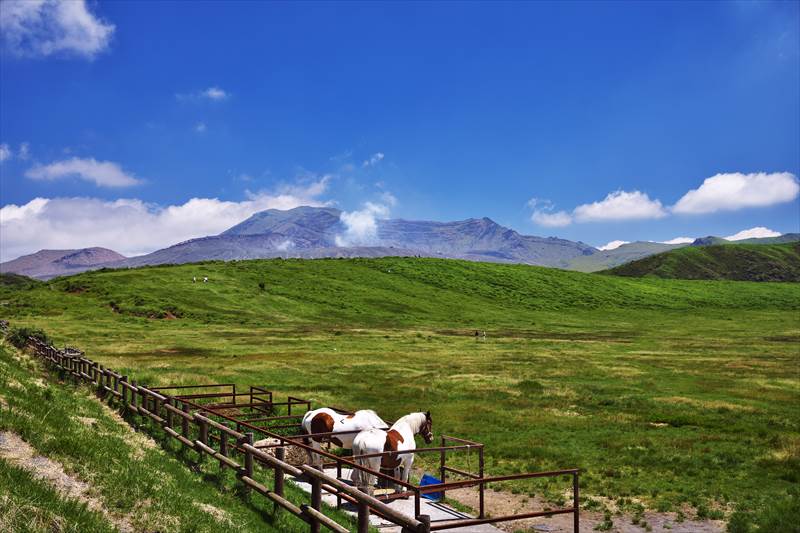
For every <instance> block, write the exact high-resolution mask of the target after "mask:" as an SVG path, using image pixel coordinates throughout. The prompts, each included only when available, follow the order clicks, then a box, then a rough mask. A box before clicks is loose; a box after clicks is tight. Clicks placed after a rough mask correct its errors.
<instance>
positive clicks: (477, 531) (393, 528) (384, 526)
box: [294, 468, 504, 533]
mask: <svg viewBox="0 0 800 533" xmlns="http://www.w3.org/2000/svg"><path fill="white" fill-rule="evenodd" d="M325 473H326V474H328V475H330V476H333V477H336V469H335V468H328V469H326V470H325ZM350 473H351V470H350V469H347V468H345V469H342V478H343V479H345V480H347V479H350ZM294 483H295V485H297V486H298V487H300V488H301V489H303V490H304V491H306V492H309V493H310V492H311V484H310V483H307V482H303V481H300V482H297V481H296V482H294ZM322 501H323V502H325V503H327V504H328V505H332V506H335V505H336V496H335V495H333V494H330V493H327V492H324V493H323V496H322ZM420 504H421V506H420V513H421V514H426V515H428V516H430V517H431V524H435V523H436V522H441V521H444V520H457V519H461V518H474V517H472V516H470V515H468V514H465V513H462V512H460V511H457V510H455V509H453V508H452V507H450V506H449V505H445V504H443V503H439V502H434V501H431V500H428V499H426V498H422V500H421V502H420ZM388 505H389V507H392V508H393V509H395V510H397V511H400V512H402V513H403V514H405V515H408V516H414V498H407V499H405V500H394V501H392V502H390V503H389V504H388ZM342 508H343V509H345V510H347V512H350V513H351V514H353V515H356V514H357V513H356V512H355V511H352V512H351V511H350V510H349V509H348V507H346V506H345V505H344V504H343V507H342ZM369 520H370V523H371V524H372V525H374V526H375V527H376V528H378V529H380V531H381V532H382V533H384V532H385V533H400V526H397V525H394V524H392V523H391V522H389V521H387V520H384V519H382V518H381V517H379V516H377V515H375V514H371V515H370V517H369ZM442 531H459V532H467V531H468V532H470V533H473V532H474V533H504V532H503V530H501V529H498V528H497V527H495V526H493V525H491V524H484V525H479V526H469V527H460V528H452V529H444V530H442Z"/></svg>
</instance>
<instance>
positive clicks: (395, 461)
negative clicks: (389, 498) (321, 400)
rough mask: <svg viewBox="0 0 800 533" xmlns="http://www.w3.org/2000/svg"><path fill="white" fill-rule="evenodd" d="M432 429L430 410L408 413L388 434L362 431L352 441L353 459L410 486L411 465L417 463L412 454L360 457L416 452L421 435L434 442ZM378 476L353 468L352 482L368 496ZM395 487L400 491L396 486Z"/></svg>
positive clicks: (385, 431)
mask: <svg viewBox="0 0 800 533" xmlns="http://www.w3.org/2000/svg"><path fill="white" fill-rule="evenodd" d="M432 426H433V420H432V419H431V412H430V411H428V412H427V413H411V414H407V415H406V416H404V417H402V418H400V420H398V421H397V422H395V423H394V424H392V427H391V428H389V430H388V431H387V430H383V429H368V430H365V431H362V432H361V433H359V434H358V435H356V437H355V438H354V439H353V456H354V457H355V461H356V464H357V465H359V466H363V467H367V468H369V469H370V470H380V472H381V473H383V474H388V475H391V476H392V477H396V478H397V477H399V478H400V479H401V480H402V481H404V482H405V483H408V478H409V476H410V475H411V465H412V464H414V454H413V453H403V454H397V453H390V454H387V455H382V456H379V457H358V456H360V455H370V454H374V453H380V452H407V451H411V450H415V449H416V448H417V443H416V442H415V441H414V435H422V438H423V439H425V442H426V443H427V444H430V443H431V442H432V441H433V432H432V429H431V428H432ZM398 470H400V475H397V471H398ZM375 477H376V476H375V475H374V474H369V473H367V472H364V471H362V470H359V469H357V468H354V469H353V474H352V476H351V479H352V481H353V483H355V485H356V487H358V489H359V490H361V491H362V492H367V493H368V494H369V493H371V492H372V486H373V485H374V484H375ZM393 485H394V484H393ZM393 488H394V489H395V492H397V487H396V486H395V487H393ZM365 489H366V490H365Z"/></svg>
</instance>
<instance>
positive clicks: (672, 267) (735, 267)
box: [603, 242, 800, 282]
mask: <svg viewBox="0 0 800 533" xmlns="http://www.w3.org/2000/svg"><path fill="white" fill-rule="evenodd" d="M603 273H604V274H610V275H614V276H625V277H635V278H662V279H685V280H734V281H784V282H785V281H794V282H797V281H800V243H797V242H794V243H783V244H715V245H709V246H687V247H683V248H679V249H675V250H670V251H667V252H663V253H660V254H656V255H651V256H649V257H645V258H643V259H639V260H637V261H632V262H630V263H626V264H624V265H620V266H618V267H615V268H612V269H609V270H606V271H604V272H603Z"/></svg>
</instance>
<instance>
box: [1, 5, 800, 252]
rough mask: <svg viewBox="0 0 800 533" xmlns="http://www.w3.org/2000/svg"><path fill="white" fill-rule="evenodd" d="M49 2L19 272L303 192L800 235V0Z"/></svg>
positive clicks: (15, 89)
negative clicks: (42, 258) (71, 251)
mask: <svg viewBox="0 0 800 533" xmlns="http://www.w3.org/2000/svg"><path fill="white" fill-rule="evenodd" d="M30 5H34V4H31V3H29V2H13V1H12V2H8V1H4V2H3V4H2V7H0V23H2V30H3V31H2V33H3V39H2V50H0V60H1V61H2V69H0V88H1V89H2V91H1V92H0V157H2V159H3V161H2V162H0V203H2V205H3V212H2V213H0V223H2V227H0V230H1V231H2V236H1V237H2V239H1V240H2V241H3V242H4V243H5V244H3V243H0V254H2V256H3V259H4V260H7V259H10V258H12V257H13V256H16V255H19V254H21V253H27V252H30V251H35V249H39V248H42V247H49V248H55V247H61V248H66V247H77V246H89V245H94V244H100V245H106V246H109V247H112V248H115V249H119V250H120V251H123V252H124V253H143V252H146V251H150V250H151V249H155V248H158V247H161V246H164V245H166V244H169V243H171V242H177V241H178V240H183V239H184V238H189V237H193V236H200V235H204V234H208V233H216V232H218V231H221V229H224V227H227V226H226V225H229V224H228V223H229V222H230V221H233V220H235V219H237V218H240V217H246V216H247V215H248V214H249V213H250V212H252V211H253V210H257V209H259V208H264V207H291V206H292V205H295V204H298V203H311V204H315V205H322V204H331V205H336V206H337V207H339V208H341V209H343V210H345V211H349V212H356V211H358V212H366V213H369V214H372V215H374V216H378V217H381V216H391V217H403V218H410V219H433V220H454V219H463V218H468V217H482V216H488V217H491V218H492V219H494V220H496V221H497V222H499V223H501V224H504V225H507V226H510V227H513V228H514V229H516V230H518V231H520V232H522V233H526V234H535V235H545V236H549V235H557V236H560V237H564V238H568V239H573V240H582V241H584V242H587V243H590V244H593V245H601V244H605V243H607V242H609V241H612V240H618V239H619V240H625V241H633V240H668V239H672V238H675V237H680V236H688V237H694V236H700V235H707V234H715V235H723V236H726V235H732V234H734V233H737V232H739V231H741V230H743V229H747V228H752V227H757V226H763V227H767V228H770V229H772V230H775V231H777V232H782V233H783V232H789V231H798V230H800V227H799V226H800V206H799V204H798V199H797V189H798V185H797V176H798V175H800V103H799V102H800V33H799V32H800V8H799V7H798V6H800V4H799V3H797V2H774V3H773V2H709V3H702V2H683V3H677V2H675V3H668V2H662V3H657V2H641V3H633V2H630V3H627V2H619V3H617V2H615V3H603V2H587V3H581V2H564V3H544V2H531V3H497V2H493V3H469V4H466V3H465V4H462V3H455V2H446V3H422V2H413V3H361V2H359V3H333V2H326V3H318V4H315V3H266V2H263V3H262V2H242V3H237V2H202V3H200V2H198V3H192V4H186V3H181V2H170V3H167V2H147V3H143V2H102V1H101V2H90V3H87V4H82V3H80V2H71V3H69V4H61V3H59V2H56V1H55V0H47V1H46V2H45V4H44V5H42V6H39V7H34V8H31V7H29V6H30ZM26 6H28V7H26ZM714 176H717V177H716V178H713V179H712V180H711V181H710V182H706V183H705V184H704V180H706V179H708V178H712V177H714ZM692 190H695V191H696V192H695V193H694V194H691V193H690V191H692ZM687 193H690V197H689V198H688V199H686V198H684V196H685V195H687ZM682 198H684V200H681V199H682ZM37 199H38V200H37ZM191 199H196V200H195V201H190V200H191ZM532 199H535V200H533V201H532ZM112 244H116V246H113V245H112Z"/></svg>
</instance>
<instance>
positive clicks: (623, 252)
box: [566, 233, 800, 272]
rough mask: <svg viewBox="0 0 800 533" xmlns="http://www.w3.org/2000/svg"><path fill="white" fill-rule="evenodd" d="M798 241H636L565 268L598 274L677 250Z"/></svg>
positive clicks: (788, 237)
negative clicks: (674, 242)
mask: <svg viewBox="0 0 800 533" xmlns="http://www.w3.org/2000/svg"><path fill="white" fill-rule="evenodd" d="M798 241H800V233H785V234H783V235H780V236H779V237H761V238H753V239H744V240H741V241H728V240H725V239H723V238H722V237H714V236H708V237H699V238H697V239H695V240H694V241H693V242H692V243H688V244H665V243H663V242H650V241H637V242H632V243H628V244H623V245H622V246H620V247H619V248H614V249H613V250H598V251H597V252H595V253H594V254H591V255H586V256H580V257H575V258H573V259H571V260H570V261H569V262H568V264H567V266H566V268H567V269H569V270H577V271H580V272H598V271H600V270H606V269H610V268H614V267H617V266H620V265H624V264H625V263H629V262H631V261H636V260H637V259H643V258H645V257H649V256H651V255H655V254H660V253H663V252H668V251H670V250H677V249H678V248H685V247H697V246H712V245H721V244H758V245H763V244H780V243H787V242H798Z"/></svg>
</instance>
